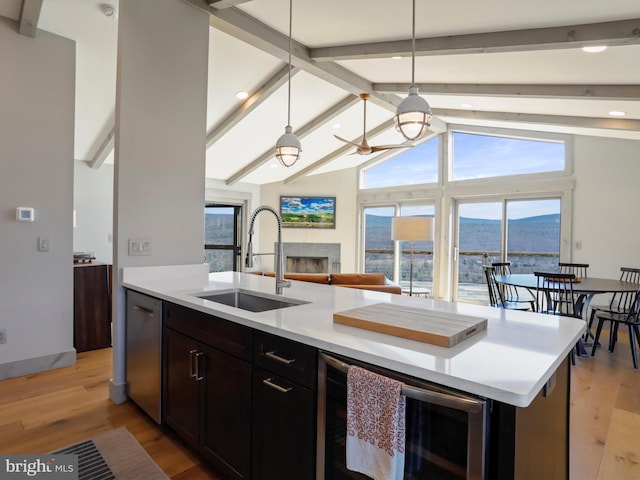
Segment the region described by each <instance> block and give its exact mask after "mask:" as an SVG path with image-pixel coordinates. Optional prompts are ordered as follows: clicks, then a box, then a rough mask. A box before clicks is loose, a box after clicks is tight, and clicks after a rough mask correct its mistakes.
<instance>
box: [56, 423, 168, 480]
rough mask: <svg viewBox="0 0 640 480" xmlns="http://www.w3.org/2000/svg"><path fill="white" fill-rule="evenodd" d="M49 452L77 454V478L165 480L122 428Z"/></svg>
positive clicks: (90, 479) (95, 479)
mask: <svg viewBox="0 0 640 480" xmlns="http://www.w3.org/2000/svg"><path fill="white" fill-rule="evenodd" d="M52 453H63V454H75V455H78V471H79V475H78V479H79V480H169V477H167V476H166V475H165V473H164V472H163V471H162V470H161V469H160V467H158V465H156V463H155V462H154V461H153V459H152V458H151V457H150V456H149V454H148V453H147V452H145V450H144V448H142V446H141V445H140V444H139V443H138V441H137V440H136V439H135V438H134V436H133V435H131V433H130V432H129V430H127V429H126V428H125V427H120V428H118V429H115V430H111V431H109V432H106V433H102V434H100V435H96V436H95V437H93V438H90V439H88V440H85V441H83V442H79V443H76V444H73V445H69V446H68V447H65V448H62V449H60V450H56V451H55V452H52Z"/></svg>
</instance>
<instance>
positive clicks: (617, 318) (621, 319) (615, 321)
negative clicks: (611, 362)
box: [591, 290, 640, 369]
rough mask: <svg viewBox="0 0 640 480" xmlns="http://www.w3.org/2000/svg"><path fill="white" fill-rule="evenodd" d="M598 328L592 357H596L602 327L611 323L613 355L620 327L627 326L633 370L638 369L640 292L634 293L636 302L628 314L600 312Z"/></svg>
mask: <svg viewBox="0 0 640 480" xmlns="http://www.w3.org/2000/svg"><path fill="white" fill-rule="evenodd" d="M596 317H597V318H598V326H597V327H596V335H595V338H594V339H593V347H592V348H591V356H592V357H593V356H595V354H596V348H597V347H598V346H599V345H598V340H599V339H600V334H601V333H602V327H603V326H604V324H605V322H609V324H610V326H609V351H610V352H612V353H613V350H614V349H615V346H616V342H617V341H618V327H619V326H620V325H626V326H627V328H628V330H629V347H630V348H631V359H632V360H633V368H635V369H637V368H638V354H637V351H636V343H637V344H638V345H640V328H639V327H640V290H638V291H637V292H635V293H634V300H633V302H632V304H631V308H630V310H629V311H628V312H627V313H617V312H606V311H598V312H597V313H596Z"/></svg>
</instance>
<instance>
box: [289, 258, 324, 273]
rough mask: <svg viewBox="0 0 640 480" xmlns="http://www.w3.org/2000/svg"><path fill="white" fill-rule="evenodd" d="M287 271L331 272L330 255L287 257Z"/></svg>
mask: <svg viewBox="0 0 640 480" xmlns="http://www.w3.org/2000/svg"><path fill="white" fill-rule="evenodd" d="M285 271H286V272H289V273H329V258H328V257H287V265H286V269H285Z"/></svg>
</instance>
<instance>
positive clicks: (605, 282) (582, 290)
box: [495, 273, 640, 356]
mask: <svg viewBox="0 0 640 480" xmlns="http://www.w3.org/2000/svg"><path fill="white" fill-rule="evenodd" d="M495 279H496V283H498V284H504V285H511V286H514V287H518V288H524V289H526V290H528V291H529V293H530V294H531V295H532V296H533V298H536V291H537V290H538V288H540V287H539V286H538V277H536V276H535V275H534V274H533V273H512V274H510V275H496V276H495ZM573 290H574V292H575V293H576V294H578V295H579V299H578V301H579V302H582V304H583V308H582V313H583V315H584V320H585V340H587V339H588V338H589V337H590V336H591V337H593V335H592V334H591V331H590V329H589V325H588V318H589V317H588V310H589V305H590V304H591V300H592V299H593V297H594V296H595V295H597V294H607V293H609V294H611V293H622V292H637V291H638V290H640V283H635V282H624V281H622V280H620V279H613V278H599V277H581V278H576V280H575V281H574V283H573ZM579 353H580V355H582V356H584V355H585V352H584V351H580V352H579Z"/></svg>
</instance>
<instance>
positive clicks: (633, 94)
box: [373, 83, 640, 101]
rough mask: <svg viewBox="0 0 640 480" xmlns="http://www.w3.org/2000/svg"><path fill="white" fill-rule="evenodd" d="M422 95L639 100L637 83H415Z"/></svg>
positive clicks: (388, 87) (389, 88) (396, 87)
mask: <svg viewBox="0 0 640 480" xmlns="http://www.w3.org/2000/svg"><path fill="white" fill-rule="evenodd" d="M416 85H417V86H418V88H419V90H420V93H421V94H423V95H429V94H432V95H473V96H488V97H520V98H561V99H589V100H629V101H634V100H640V85H536V84H528V85H525V84H499V85H498V84H462V83H417V84H416ZM409 86H410V85H409V84H408V83H374V84H373V89H374V91H378V92H385V93H396V92H397V93H400V92H406V91H407V90H408V89H409Z"/></svg>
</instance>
